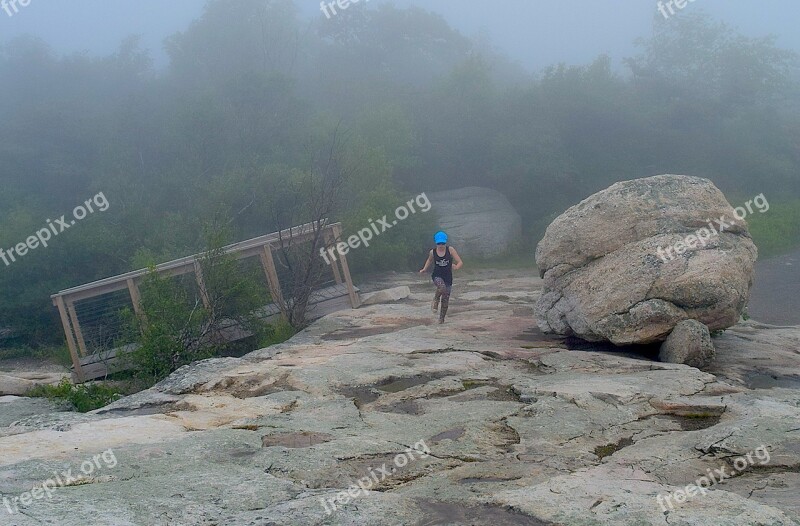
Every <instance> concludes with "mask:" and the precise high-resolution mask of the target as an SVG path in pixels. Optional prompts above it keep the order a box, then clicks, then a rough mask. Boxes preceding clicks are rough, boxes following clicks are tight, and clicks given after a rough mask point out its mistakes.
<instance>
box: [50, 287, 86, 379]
mask: <svg viewBox="0 0 800 526" xmlns="http://www.w3.org/2000/svg"><path fill="white" fill-rule="evenodd" d="M56 307H58V314H59V315H60V316H61V325H62V326H63V327H64V335H65V336H66V337H67V347H69V355H70V356H71V357H72V365H73V366H74V367H75V376H76V377H77V378H78V382H79V383H83V378H84V376H83V368H82V367H81V359H80V357H78V350H77V345H75V337H74V336H73V335H72V327H71V326H70V324H69V318H68V317H67V308H66V306H65V305H64V298H63V296H58V297H57V298H56Z"/></svg>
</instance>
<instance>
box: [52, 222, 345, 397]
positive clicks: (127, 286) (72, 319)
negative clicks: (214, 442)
mask: <svg viewBox="0 0 800 526" xmlns="http://www.w3.org/2000/svg"><path fill="white" fill-rule="evenodd" d="M318 234H321V235H322V236H323V241H324V243H325V244H326V245H328V246H330V245H332V244H334V243H336V242H338V241H340V240H341V234H342V229H341V224H340V223H335V224H331V225H327V224H325V222H322V223H320V224H306V225H302V226H297V227H292V228H291V229H286V230H283V231H281V232H274V233H271V234H267V235H265V236H260V237H257V238H253V239H248V240H246V241H241V242H239V243H234V244H232V245H228V246H226V247H224V248H223V249H222V250H223V252H224V253H225V254H231V255H233V256H235V257H236V259H237V260H240V259H244V258H249V257H258V258H259V260H260V262H261V267H262V269H263V271H264V274H265V276H266V282H267V285H268V288H269V292H270V295H271V296H272V298H273V301H274V302H275V303H277V304H282V303H283V298H282V288H281V283H280V280H279V278H278V272H277V269H276V267H275V260H274V257H273V250H275V248H276V247H279V246H280V242H281V240H282V239H283V240H291V243H292V245H295V244H299V243H304V242H307V241H308V240H310V239H313V238H314V236H316V235H318ZM202 256H203V255H202V254H195V255H192V256H187V257H184V258H180V259H176V260H174V261H169V262H167V263H162V264H160V265H157V266H156V267H155V271H156V272H157V273H158V274H160V275H162V276H167V277H174V276H180V275H184V274H189V273H194V275H195V280H196V282H197V287H198V289H199V291H200V296H201V298H202V299H203V301H204V302H207V301H208V298H207V295H206V292H205V283H204V282H203V274H202V270H201V268H200V264H199V261H200V258H202ZM339 264H341V269H340V268H339ZM331 271H332V273H333V279H334V281H335V282H336V284H337V285H342V284H344V285H345V286H346V289H347V294H348V296H349V300H350V306H351V307H352V308H354V309H355V308H358V307H359V305H360V298H359V295H358V291H357V289H356V288H355V286H354V285H353V281H352V277H351V275H350V268H349V266H348V263H347V258H346V257H345V256H344V255H341V256H340V257H339V261H338V262H337V261H332V262H331ZM149 272H150V270H149V269H141V270H136V271H134V272H128V273H127V274H121V275H118V276H113V277H110V278H105V279H101V280H99V281H95V282H92V283H87V284H85V285H80V286H78V287H73V288H70V289H67V290H62V291H60V292H58V293H57V294H53V295H52V296H51V298H52V300H53V305H54V306H55V307H56V308H58V312H59V315H60V317H61V324H62V326H63V328H64V335H65V336H66V340H67V346H68V347H69V352H70V356H71V357H72V363H73V371H74V376H75V378H76V379H77V380H78V381H79V382H83V381H84V379H85V375H84V373H83V370H82V366H81V361H82V360H81V357H86V356H88V355H89V354H90V349H89V348H88V346H87V342H86V339H85V338H84V333H83V331H82V327H81V320H80V319H79V316H78V311H77V309H76V303H77V302H80V301H83V300H87V299H90V298H97V297H100V296H105V295H110V294H113V293H115V292H119V291H123V290H127V292H128V296H129V300H130V302H129V304H128V305H129V306H130V307H132V308H133V311H134V312H135V313H136V314H137V315H140V314H141V307H140V305H141V296H140V292H139V284H140V283H141V281H142V280H143V279H144V278H145V277H146V276H147V275H148V274H149Z"/></svg>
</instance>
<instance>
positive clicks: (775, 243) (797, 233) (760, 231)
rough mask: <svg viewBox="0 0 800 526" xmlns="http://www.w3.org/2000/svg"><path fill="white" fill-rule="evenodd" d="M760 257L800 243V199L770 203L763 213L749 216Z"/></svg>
mask: <svg viewBox="0 0 800 526" xmlns="http://www.w3.org/2000/svg"><path fill="white" fill-rule="evenodd" d="M747 224H748V225H749V227H750V234H751V235H752V236H753V242H754V243H755V244H756V246H757V247H758V255H759V258H764V257H770V256H775V255H778V254H784V253H786V252H789V251H791V250H792V249H794V248H796V247H797V246H798V245H800V199H795V200H792V201H785V202H782V203H770V208H769V210H767V211H766V212H764V213H763V214H760V213H755V214H753V215H750V216H748V217H747Z"/></svg>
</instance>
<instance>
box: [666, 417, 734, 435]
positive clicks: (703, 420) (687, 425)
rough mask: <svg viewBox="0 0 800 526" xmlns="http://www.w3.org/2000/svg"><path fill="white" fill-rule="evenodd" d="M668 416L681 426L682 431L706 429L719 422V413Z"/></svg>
mask: <svg viewBox="0 0 800 526" xmlns="http://www.w3.org/2000/svg"><path fill="white" fill-rule="evenodd" d="M669 418H670V419H672V420H673V421H675V422H677V423H678V424H679V425H680V426H681V430H682V431H697V430H699V429H708V428H709V427H714V426H715V425H717V424H719V421H720V419H721V418H722V416H721V415H713V414H710V413H698V414H696V415H669Z"/></svg>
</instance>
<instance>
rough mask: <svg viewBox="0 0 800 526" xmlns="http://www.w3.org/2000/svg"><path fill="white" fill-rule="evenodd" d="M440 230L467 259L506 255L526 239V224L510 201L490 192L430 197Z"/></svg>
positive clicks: (473, 190) (477, 190) (473, 189)
mask: <svg viewBox="0 0 800 526" xmlns="http://www.w3.org/2000/svg"><path fill="white" fill-rule="evenodd" d="M429 199H430V201H431V204H432V205H433V207H434V208H435V209H436V212H437V213H438V214H439V227H440V228H441V229H442V230H444V231H445V232H447V234H448V235H449V236H450V242H451V243H452V244H453V245H454V246H455V247H456V248H457V249H458V251H459V253H461V254H462V255H463V256H464V257H480V258H490V257H495V256H499V255H501V254H503V253H504V252H506V251H507V250H508V249H509V248H510V247H511V245H512V243H513V242H515V241H518V240H519V238H520V236H521V235H522V220H521V218H520V215H519V213H517V211H516V210H515V209H514V207H513V206H512V205H511V203H510V202H509V201H508V199H506V197H505V196H504V195H503V194H501V193H500V192H498V191H496V190H492V189H489V188H479V187H475V186H473V187H468V188H460V189H458V190H450V191H447V192H436V193H433V194H430V195H429Z"/></svg>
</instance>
